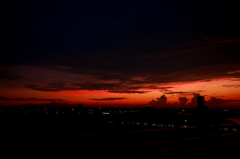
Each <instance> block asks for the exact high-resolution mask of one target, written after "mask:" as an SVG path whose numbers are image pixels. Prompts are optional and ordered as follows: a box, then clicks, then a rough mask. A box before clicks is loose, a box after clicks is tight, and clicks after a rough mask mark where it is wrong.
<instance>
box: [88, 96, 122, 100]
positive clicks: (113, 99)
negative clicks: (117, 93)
mask: <svg viewBox="0 0 240 159" xmlns="http://www.w3.org/2000/svg"><path fill="white" fill-rule="evenodd" d="M123 99H126V98H111V97H109V98H91V100H123Z"/></svg>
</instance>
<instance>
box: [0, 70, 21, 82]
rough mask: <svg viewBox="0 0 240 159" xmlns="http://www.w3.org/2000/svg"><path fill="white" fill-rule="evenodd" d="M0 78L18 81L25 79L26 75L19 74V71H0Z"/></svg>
mask: <svg viewBox="0 0 240 159" xmlns="http://www.w3.org/2000/svg"><path fill="white" fill-rule="evenodd" d="M0 79H6V80H12V81H17V80H20V79H24V77H23V76H21V75H19V74H18V73H9V72H1V71H0Z"/></svg>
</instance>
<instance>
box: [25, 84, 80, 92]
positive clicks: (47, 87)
mask: <svg viewBox="0 0 240 159" xmlns="http://www.w3.org/2000/svg"><path fill="white" fill-rule="evenodd" d="M24 87H26V88H30V89H33V90H37V91H63V90H65V91H66V90H80V87H76V86H67V84H47V85H45V86H38V85H33V84H25V85H24Z"/></svg>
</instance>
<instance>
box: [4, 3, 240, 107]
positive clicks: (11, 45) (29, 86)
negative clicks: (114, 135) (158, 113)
mask: <svg viewBox="0 0 240 159" xmlns="http://www.w3.org/2000/svg"><path fill="white" fill-rule="evenodd" d="M1 3H2V4H1V10H2V12H3V13H2V18H1V24H2V29H1V31H2V37H3V40H4V41H3V42H2V46H3V47H2V49H1V50H2V51H1V56H0V105H3V106H6V105H22V104H46V103H52V102H54V103H59V104H60V103H62V104H78V103H82V104H83V105H86V106H97V107H98V106H120V107H123V106H124V107H133V106H145V105H146V104H148V103H150V102H151V101H152V100H156V98H159V97H160V96H162V95H165V96H166V97H167V103H168V104H167V105H164V107H166V106H167V107H179V106H180V104H179V103H180V100H179V98H180V97H186V99H187V103H185V104H186V105H188V104H191V99H192V98H194V97H195V96H196V95H202V96H204V97H205V100H206V101H207V103H206V105H208V106H210V107H219V108H233V107H234V108H240V31H239V29H240V24H239V15H240V10H239V7H238V5H237V4H234V3H230V2H228V1H224V0H222V1H221V0H219V1H211V0H208V1H204V0H195V1H191V0H182V1H173V0H169V1H164V2H163V1H159V0H131V1H129V0H85V1H78V0H41V1H34V0H22V1H18V0H8V1H7V0H6V1H5V2H1ZM176 102H177V103H176Z"/></svg>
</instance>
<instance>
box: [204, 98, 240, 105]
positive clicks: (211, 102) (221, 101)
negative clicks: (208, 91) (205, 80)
mask: <svg viewBox="0 0 240 159" xmlns="http://www.w3.org/2000/svg"><path fill="white" fill-rule="evenodd" d="M238 101H240V100H225V99H221V98H216V97H211V99H210V100H209V101H207V105H208V106H221V105H223V104H227V103H230V102H238Z"/></svg>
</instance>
